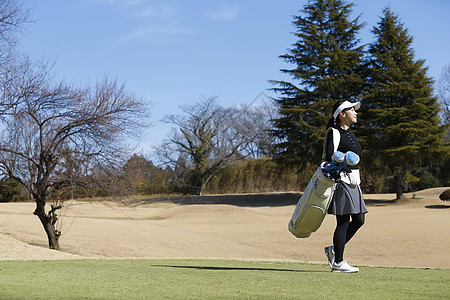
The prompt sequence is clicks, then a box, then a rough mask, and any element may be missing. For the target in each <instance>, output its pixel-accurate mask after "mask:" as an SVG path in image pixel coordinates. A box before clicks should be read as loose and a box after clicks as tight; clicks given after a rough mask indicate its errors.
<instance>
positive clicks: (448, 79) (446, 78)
mask: <svg viewBox="0 0 450 300" xmlns="http://www.w3.org/2000/svg"><path fill="white" fill-rule="evenodd" d="M437 90H438V97H439V103H440V104H441V107H442V119H443V122H444V124H445V125H449V124H450V64H449V65H446V66H445V67H444V68H443V69H442V74H441V77H440V78H439V80H438V84H437ZM445 141H446V142H450V129H449V128H447V134H446V137H445Z"/></svg>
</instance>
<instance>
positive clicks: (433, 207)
mask: <svg viewBox="0 0 450 300" xmlns="http://www.w3.org/2000/svg"><path fill="white" fill-rule="evenodd" d="M425 207H426V208H431V209H446V208H450V205H443V204H435V205H427V206H425Z"/></svg>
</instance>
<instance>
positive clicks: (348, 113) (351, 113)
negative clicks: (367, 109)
mask: <svg viewBox="0 0 450 300" xmlns="http://www.w3.org/2000/svg"><path fill="white" fill-rule="evenodd" d="M340 118H341V121H342V122H343V123H344V124H346V125H349V126H350V125H352V124H355V123H356V122H358V113H357V112H356V110H355V108H354V107H351V108H348V109H346V110H343V111H342V112H341V115H340Z"/></svg>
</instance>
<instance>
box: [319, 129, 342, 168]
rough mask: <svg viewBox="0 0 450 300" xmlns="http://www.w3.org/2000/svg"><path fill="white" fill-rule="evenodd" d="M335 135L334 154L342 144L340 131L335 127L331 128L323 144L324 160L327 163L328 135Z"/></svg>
mask: <svg viewBox="0 0 450 300" xmlns="http://www.w3.org/2000/svg"><path fill="white" fill-rule="evenodd" d="M329 134H332V135H333V153H334V152H336V151H337V149H338V147H339V143H340V142H341V134H340V133H339V130H337V129H336V128H333V127H329V128H328V130H327V133H326V134H325V143H323V151H322V160H323V161H325V156H326V151H327V140H328V138H327V137H328V135H329Z"/></svg>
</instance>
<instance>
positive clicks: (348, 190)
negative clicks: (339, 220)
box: [328, 182, 367, 215]
mask: <svg viewBox="0 0 450 300" xmlns="http://www.w3.org/2000/svg"><path fill="white" fill-rule="evenodd" d="M328 213H329V214H333V215H355V214H359V213H367V207H366V203H365V202H364V199H363V196H362V192H361V188H360V187H359V185H357V186H355V187H351V186H350V185H348V184H346V183H345V182H339V183H337V184H336V188H335V190H334V194H333V199H332V201H331V203H330V207H329V208H328Z"/></svg>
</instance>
